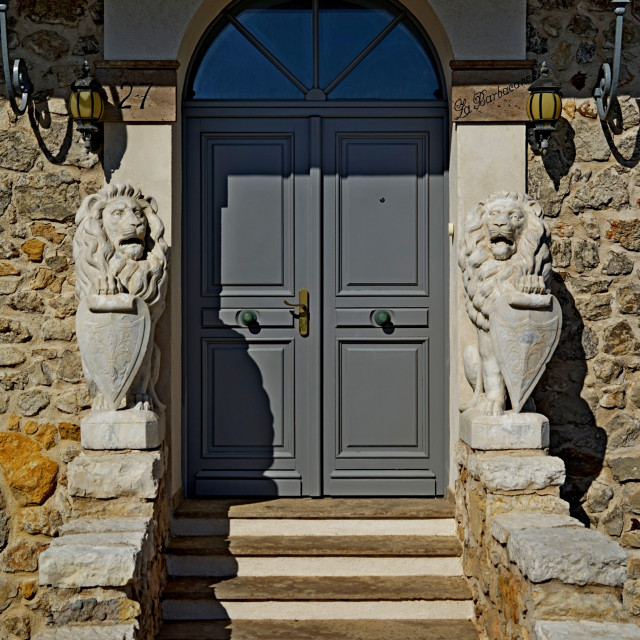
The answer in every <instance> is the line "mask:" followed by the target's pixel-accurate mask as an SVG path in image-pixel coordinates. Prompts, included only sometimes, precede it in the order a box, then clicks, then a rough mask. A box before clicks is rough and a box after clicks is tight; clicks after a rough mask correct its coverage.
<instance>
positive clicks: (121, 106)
mask: <svg viewBox="0 0 640 640" xmlns="http://www.w3.org/2000/svg"><path fill="white" fill-rule="evenodd" d="M152 87H153V83H149V85H148V86H147V90H146V91H145V92H144V95H143V96H142V100H141V101H140V104H139V105H137V106H138V109H144V107H145V104H146V102H147V96H148V95H149V91H151V88H152ZM127 89H129V93H127V95H126V96H125V97H124V98H122V100H120V102H118V109H132V108H133V106H132V104H131V103H130V102H129V98H131V94H132V93H133V85H132V84H131V83H129V82H125V83H124V84H121V85H120V90H121V91H126V90H127ZM137 97H138V96H137V95H136V96H134V99H135V98H137Z"/></svg>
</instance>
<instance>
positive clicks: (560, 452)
mask: <svg viewBox="0 0 640 640" xmlns="http://www.w3.org/2000/svg"><path fill="white" fill-rule="evenodd" d="M527 33H528V57H529V58H532V59H535V60H536V62H537V63H538V64H541V63H542V61H547V62H548V64H549V65H550V67H551V68H552V71H553V72H554V74H555V75H556V76H557V77H558V79H559V80H560V81H561V83H562V92H563V115H562V119H561V121H560V123H559V125H558V133H557V135H555V136H554V137H553V140H552V142H551V150H550V152H549V154H548V155H547V156H546V157H544V158H541V157H539V156H538V157H536V156H533V155H532V154H531V153H530V155H529V169H528V183H529V186H528V190H529V193H530V194H532V195H533V196H535V197H537V198H539V200H540V202H541V204H542V206H543V208H544V210H545V214H546V216H547V218H548V221H549V223H550V226H551V229H552V254H553V265H554V272H555V273H554V282H553V292H554V294H555V295H556V296H557V297H558V299H559V300H560V302H561V304H562V307H563V313H564V328H563V333H562V337H561V341H560V345H559V348H558V351H557V353H556V355H555V357H554V359H553V360H552V362H551V364H550V365H549V367H548V370H547V372H546V374H545V375H544V377H543V379H542V380H541V383H540V385H539V387H538V389H537V391H536V393H535V398H536V402H537V405H538V408H539V410H540V411H541V412H542V413H544V414H545V415H547V416H549V418H550V421H551V449H550V452H551V454H553V455H556V456H559V457H561V458H562V459H563V460H564V462H565V464H566V467H567V480H566V482H565V484H564V485H563V487H562V489H561V494H562V496H563V497H564V498H565V499H566V500H568V501H569V502H570V504H571V512H572V515H574V516H576V517H577V518H579V519H580V520H581V521H583V522H584V523H585V524H587V525H588V526H590V527H591V528H594V529H597V530H599V531H602V532H604V533H605V534H607V535H608V536H610V537H612V538H614V539H615V540H618V541H620V542H621V544H622V545H623V546H625V547H627V548H629V549H631V548H638V547H640V328H639V324H638V316H639V314H640V284H639V283H638V274H639V273H640V271H639V269H640V173H639V170H638V166H637V165H638V162H639V161H640V137H639V136H640V129H639V127H638V125H639V123H640V115H639V111H638V96H640V76H639V75H638V73H637V60H638V59H639V57H640V5H638V3H637V2H633V3H631V5H629V9H628V11H627V15H626V17H625V30H624V42H623V56H622V58H623V65H622V71H621V88H620V93H621V98H620V103H619V110H618V113H617V117H616V119H615V121H614V122H613V123H612V124H611V125H603V124H602V123H601V122H600V119H599V118H598V117H597V113H596V108H595V103H594V101H593V100H592V99H591V98H590V96H591V94H592V92H593V89H594V87H595V85H596V81H597V77H598V72H599V70H600V66H601V64H602V62H603V61H604V60H607V59H611V58H612V56H613V42H614V34H615V16H614V14H613V11H612V5H611V3H610V2H609V1H608V0H581V1H580V2H578V1H577V0H553V1H552V0H529V2H528V28H527ZM639 587H640V582H637V581H636V580H634V581H633V582H632V583H630V584H629V586H628V587H627V589H628V590H630V591H635V592H640V588H639ZM636 606H637V605H636Z"/></svg>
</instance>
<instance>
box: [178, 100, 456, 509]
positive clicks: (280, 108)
mask: <svg viewBox="0 0 640 640" xmlns="http://www.w3.org/2000/svg"><path fill="white" fill-rule="evenodd" d="M242 117H245V118H294V117H297V118H305V117H306V118H309V119H310V127H309V129H310V137H311V145H310V152H311V156H312V157H311V161H312V163H313V161H314V159H316V160H317V163H318V164H319V166H321V162H322V159H321V158H322V148H321V147H318V148H315V147H314V144H315V143H314V127H316V128H319V127H320V126H321V122H320V120H321V118H322V119H323V118H354V117H355V118H385V117H386V118H394V119H396V118H416V117H418V118H423V119H424V118H429V119H430V118H434V119H437V120H441V121H442V127H443V132H444V135H443V137H442V138H443V148H442V150H441V152H442V158H443V167H444V172H443V176H442V189H443V194H442V199H443V203H444V205H443V212H442V215H443V216H446V217H448V212H449V172H448V169H447V168H448V166H449V136H448V135H447V134H448V133H449V131H450V127H449V109H448V103H447V102H446V101H428V102H426V101H425V102H417V101H411V102H408V101H396V102H392V101H389V102H388V101H375V102H372V101H365V100H362V101H344V102H342V101H340V102H334V103H331V102H329V103H327V102H319V103H314V102H300V103H292V102H290V101H260V102H255V101H254V102H240V101H238V102H232V101H213V100H211V101H185V102H183V108H182V131H183V135H182V180H183V181H182V184H183V185H184V186H185V187H186V185H187V184H188V182H189V181H188V176H187V162H186V158H187V154H188V149H187V144H188V138H187V136H186V135H185V132H186V130H187V122H188V120H189V119H193V118H197V119H202V118H205V119H206V118H242ZM318 133H319V132H318ZM316 137H317V138H318V139H320V138H321V136H320V135H318V136H316ZM310 178H311V180H312V182H311V185H310V189H311V191H312V192H314V193H318V194H319V198H318V202H319V215H320V220H319V221H318V222H319V224H320V228H321V229H322V228H323V226H324V219H323V215H324V212H323V207H322V201H321V194H322V188H323V185H322V178H323V176H322V174H321V172H320V171H316V172H315V175H313V176H310ZM182 211H183V215H182V219H183V220H185V219H186V212H187V189H186V188H183V191H182ZM443 226H445V227H446V225H443ZM181 235H182V256H183V258H182V261H183V263H184V260H185V259H186V256H188V255H189V247H188V246H187V244H188V238H187V234H186V233H182V234H181ZM320 242H321V244H322V241H320ZM442 242H443V243H446V242H447V238H446V237H443V238H442ZM323 258H324V256H323V255H322V250H321V252H320V271H321V273H320V274H319V279H320V290H322V288H323V286H324V273H323V270H324V262H323ZM443 267H444V273H443V283H442V286H443V290H444V298H443V306H442V314H443V327H445V331H444V336H443V339H444V342H445V344H444V372H443V373H444V377H445V381H444V388H445V393H444V398H443V399H442V400H443V413H444V433H443V440H442V442H443V447H442V452H441V453H442V456H443V462H444V473H443V483H444V485H445V486H447V485H448V479H449V473H450V460H449V458H450V452H449V446H450V443H449V440H450V437H449V436H450V425H449V411H450V407H449V391H450V380H449V374H450V369H451V367H450V361H449V340H450V338H449V333H450V332H449V331H448V330H447V329H448V327H449V323H448V322H447V318H448V315H449V303H450V300H449V290H450V282H449V280H450V273H449V271H450V270H449V262H448V261H447V260H445V261H444V264H443ZM185 277H186V269H184V267H183V269H182V280H183V282H182V296H181V298H182V299H181V304H182V325H183V327H184V326H187V325H186V314H187V304H186V296H187V287H186V286H185ZM318 303H320V301H318ZM316 308H317V307H316ZM323 349H324V345H323V344H322V342H321V345H320V350H321V353H323ZM186 353H187V346H186V335H185V333H184V332H183V334H182V344H181V359H182V367H181V369H182V390H183V393H182V407H181V414H182V424H183V428H182V480H183V487H184V491H185V497H187V498H189V497H193V496H191V495H190V492H189V489H188V487H189V485H190V482H189V467H188V451H189V449H188V438H189V434H188V422H187V407H188V403H189V397H188V395H189V385H188V383H187V367H186V366H185V359H186ZM318 366H320V367H322V358H320V362H319V363H318ZM321 374H322V372H321ZM320 380H322V375H321V376H320ZM323 394H324V389H323V385H322V382H321V389H320V397H321V400H320V405H321V406H320V407H318V410H319V411H320V412H322V404H323V401H322V398H323V397H324V396H323ZM322 417H323V416H322V414H321V415H320V423H322ZM318 431H319V433H318V434H316V435H315V438H316V440H315V442H314V440H313V438H310V441H309V447H310V448H309V450H310V451H312V450H313V449H314V446H315V450H316V451H317V460H311V459H310V460H309V469H310V473H313V474H314V477H315V478H316V479H315V480H312V482H311V488H312V490H311V491H310V494H311V495H312V496H321V495H323V494H322V491H323V489H322V464H323V462H322V461H323V454H322V452H323V442H322V429H319V430H318Z"/></svg>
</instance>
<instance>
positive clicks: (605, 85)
mask: <svg viewBox="0 0 640 640" xmlns="http://www.w3.org/2000/svg"><path fill="white" fill-rule="evenodd" d="M630 2H631V0H612V3H613V5H614V7H615V13H616V43H615V49H614V52H613V73H612V70H611V65H610V64H609V63H608V62H605V63H604V64H603V65H602V69H601V70H600V82H599V84H598V86H597V87H596V88H595V91H594V92H593V97H594V98H595V99H596V105H597V106H598V114H599V115H600V119H601V120H610V119H611V118H612V110H611V105H612V104H614V102H615V101H616V97H617V96H618V80H619V79H620V57H621V54H622V27H623V22H624V14H625V11H626V10H627V5H628V4H629V3H630Z"/></svg>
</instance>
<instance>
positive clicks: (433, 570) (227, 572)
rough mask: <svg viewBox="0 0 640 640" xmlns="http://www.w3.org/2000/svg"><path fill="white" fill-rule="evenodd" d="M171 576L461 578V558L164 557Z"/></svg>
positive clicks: (169, 555) (168, 555) (167, 555)
mask: <svg viewBox="0 0 640 640" xmlns="http://www.w3.org/2000/svg"><path fill="white" fill-rule="evenodd" d="M165 558H166V561H167V569H168V571H169V575H170V576H212V577H213V576H218V577H225V576H227V577H233V576H427V575H440V576H461V575H463V574H462V560H461V558H460V557H432V558H416V557H414V556H408V557H400V558H399V557H393V558H390V557H383V558H381V557H378V558H371V557H364V556H362V557H356V558H350V557H346V556H320V557H318V556H289V557H282V556H280V557H277V556H276V557H262V558H260V557H246V556H245V557H238V558H234V557H233V556H231V555H226V556H197V555H191V556H185V555H179V556H177V555H171V554H166V555H165Z"/></svg>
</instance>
